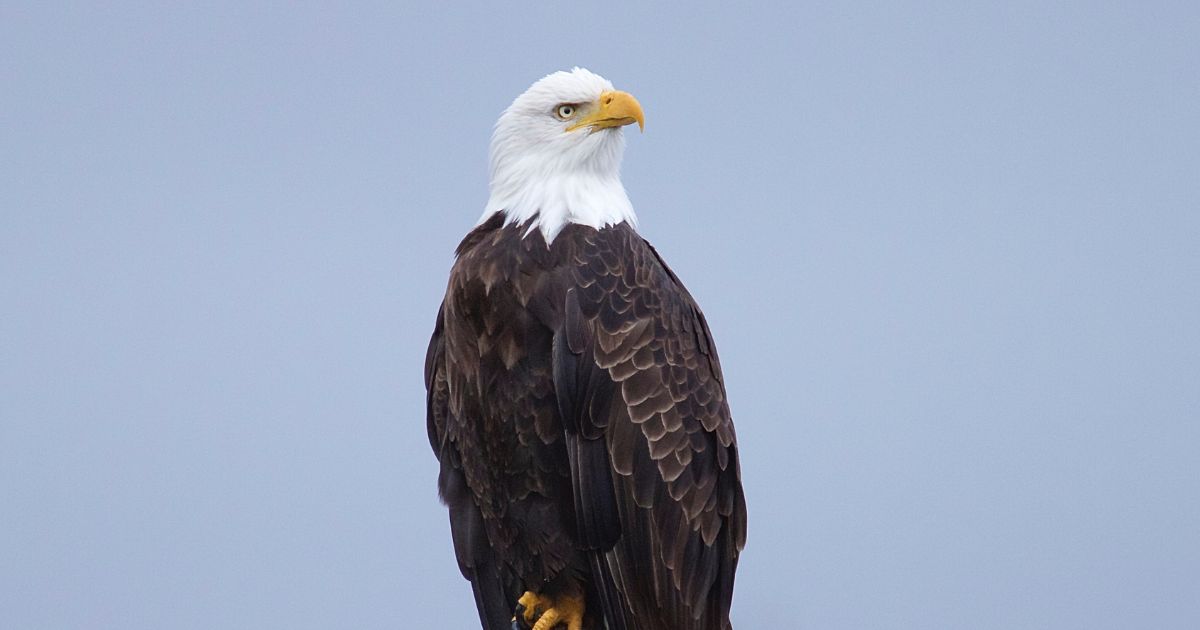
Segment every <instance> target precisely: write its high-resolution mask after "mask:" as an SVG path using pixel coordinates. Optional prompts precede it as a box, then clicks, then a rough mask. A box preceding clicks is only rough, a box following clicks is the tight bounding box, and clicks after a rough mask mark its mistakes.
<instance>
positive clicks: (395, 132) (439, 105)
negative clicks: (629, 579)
mask: <svg viewBox="0 0 1200 630" xmlns="http://www.w3.org/2000/svg"><path fill="white" fill-rule="evenodd" d="M49 4H50V3H27V4H15V3H13V2H2V3H0V300H2V306H3V308H2V309H0V626H2V627H4V628H39V629H40V628H113V629H123V630H124V629H158V628H186V629H192V628H195V629H210V628H234V629H240V628H246V629H261V628H297V629H307V628H313V629H316V628H433V627H437V628H448V629H457V628H468V627H472V624H475V623H477V622H476V617H475V612H474V609H473V603H472V600H471V595H470V590H469V587H468V584H467V583H466V582H465V581H464V580H463V579H462V578H461V576H460V575H459V574H458V570H457V568H456V566H455V563H454V559H453V554H452V550H451V545H450V538H449V531H448V525H447V517H446V514H445V511H444V508H443V507H442V506H441V505H440V504H439V503H438V501H437V497H436V492H435V479H436V472H437V466H436V463H435V460H434V457H433V455H432V453H431V452H430V450H429V445H428V442H427V440H426V435H425V418H424V390H423V385H422V365H423V358H424V353H425V347H426V343H427V341H428V335H429V333H430V331H431V329H432V326H433V320H434V315H435V313H436V311H437V307H438V302H439V300H440V299H441V294H442V292H443V290H444V287H445V278H446V274H447V272H448V270H449V267H450V264H451V255H452V251H453V249H454V247H455V245H456V244H457V243H458V241H459V239H460V238H461V236H462V235H463V234H464V233H465V232H466V231H467V230H468V229H469V228H470V226H471V225H472V224H473V223H474V221H475V220H476V218H477V217H478V215H479V213H480V212H481V210H482V207H483V204H484V202H485V200H486V195H487V192H486V151H487V143H488V136H489V133H490V130H491V126H492V124H493V123H494V121H495V119H496V117H497V115H498V114H499V112H500V111H501V110H502V109H503V108H504V107H505V106H506V105H507V104H508V103H509V102H510V101H511V100H512V99H513V98H514V97H515V96H516V95H517V94H519V93H520V92H522V91H523V90H524V89H525V88H526V87H527V86H528V85H529V84H530V83H532V82H533V81H534V80H536V79H538V78H539V77H541V76H542V75H544V74H546V73H548V72H551V71H553V70H557V69H560V68H567V67H570V66H572V65H576V64H578V65H583V66H586V67H588V68H590V69H592V70H595V71H597V72H599V73H601V74H603V75H605V76H606V77H608V78H609V79H611V80H612V81H613V82H614V83H615V84H616V85H617V86H618V87H619V88H621V89H625V90H628V91H630V92H632V93H633V94H635V95H637V97H638V98H639V99H640V100H641V102H642V104H643V105H644V106H645V110H646V117H647V126H646V132H645V134H644V135H638V134H636V133H633V134H630V139H629V140H630V141H629V147H628V151H627V154H626V160H625V167H624V180H625V183H626V187H627V188H628V190H629V192H630V197H631V198H632V199H633V202H634V206H635V208H636V209H637V210H638V212H639V214H640V216H641V221H642V232H643V234H644V235H646V236H647V237H648V238H649V239H650V240H651V241H652V242H653V243H654V244H655V245H656V246H657V247H658V249H659V250H660V252H662V254H663V255H664V256H665V257H666V259H667V260H668V261H669V262H670V263H671V265H672V266H673V267H674V269H675V271H676V272H678V274H679V275H680V276H681V277H682V278H683V280H684V281H685V282H686V284H687V285H688V287H689V288H690V289H691V291H692V293H693V294H694V295H695V296H696V298H697V299H698V300H699V301H700V303H701V304H702V305H703V307H704V310H705V312H706V314H707V316H708V320H709V322H710V324H711V326H712V329H713V332H714V334H715V336H716V339H717V342H718V345H719V348H720V351H721V357H722V360H723V363H724V366H725V372H726V374H727V377H728V378H727V380H728V388H729V395H730V398H731V400H732V405H733V411H734V417H735V420H736V422H737V425H738V432H739V438H740V440H741V449H742V458H743V462H744V464H743V466H744V468H743V476H744V480H745V486H746V494H747V496H748V502H749V510H750V532H749V546H748V547H747V550H746V552H745V555H744V556H743V560H742V564H741V567H740V571H739V573H738V582H737V591H736V597H735V601H734V614H733V618H734V620H735V622H736V624H737V625H738V626H739V627H741V628H757V627H765V628H784V629H787V628H814V629H826V628H884V629H891V628H914V629H916V628H921V629H925V628H1023V629H1026V628H1028V629H1037V628H1054V629H1061V628H1088V629H1096V628H1114V629H1116V628H1135V627H1138V628H1196V627H1200V597H1198V596H1197V594H1198V593H1200V464H1198V461H1200V115H1198V113H1197V112H1198V111H1200V109H1198V108H1200V70H1198V68H1200V8H1198V7H1200V5H1197V4H1196V3H1195V2H1175V3H1132V2H1129V3H1070V4H1075V5H1077V6H1074V7H1066V6H1062V7H1058V8H1048V7H1043V6H1040V5H1042V4H1044V3H1038V2H1001V3H995V4H993V5H992V6H984V4H983V3H945V4H941V5H935V4H925V3H918V4H908V5H902V4H896V5H894V6H891V7H890V8H879V7H872V8H866V7H852V6H849V5H847V4H845V3H823V4H822V5H820V6H806V5H795V4H791V3H788V4H780V5H777V6H773V7H769V8H768V7H765V6H764V7H762V8H759V9H749V8H746V7H744V6H741V5H740V4H739V3H731V2H723V3H719V4H711V5H708V6H703V5H695V6H693V7H691V8H686V9H685V8H682V7H676V8H668V7H653V6H649V3H645V4H642V5H640V6H621V5H619V4H614V3H611V2H600V3H596V2H584V3H530V4H524V5H521V6H500V3H497V4H496V6H485V5H481V4H470V3H454V6H450V7H439V8H437V9H432V8H417V7H407V6H397V5H395V4H393V3H379V4H377V5H359V6H357V7H354V8H351V7H342V6H339V7H337V8H328V7H321V6H317V5H315V4H291V3H288V4H279V5H266V4H256V5H255V6H247V3H242V2H236V3H226V4H223V5H219V4H217V3H201V4H203V5H204V7H203V8H195V7H193V8H182V7H176V6H171V7H170V8H164V7H161V6H158V7H156V6H151V5H150V4H147V5H146V6H133V5H122V6H112V7H103V8H99V7H96V8H79V7H76V8H61V7H60V8H54V7H50V6H48V5H49ZM97 4H98V3H97ZM967 4H969V6H965V5H967ZM1085 4H1088V5H1092V6H1090V7H1087V8H1084V6H1083V5H1085ZM1123 5H1124V6H1123Z"/></svg>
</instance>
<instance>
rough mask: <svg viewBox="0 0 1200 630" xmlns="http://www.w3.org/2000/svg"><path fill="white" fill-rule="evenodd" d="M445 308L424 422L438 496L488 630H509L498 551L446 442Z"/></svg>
mask: <svg viewBox="0 0 1200 630" xmlns="http://www.w3.org/2000/svg"><path fill="white" fill-rule="evenodd" d="M443 309H444V307H443V308H439V309H438V317H437V323H436V324H435V325H434V329H433V336H432V338H430V340H429V350H428V352H426V354H425V391H426V403H425V421H426V428H427V430H428V431H429V444H430V446H432V447H433V452H434V454H435V455H437V458H438V461H439V462H440V464H441V471H440V473H439V474H438V493H439V494H440V495H441V498H442V501H443V502H444V503H445V504H446V506H447V507H448V508H449V509H450V534H451V537H452V538H453V540H454V555H455V557H457V559H458V568H459V570H460V571H462V574H463V577H465V578H467V579H468V580H470V581H471V588H472V590H473V591H474V593H475V606H476V608H477V609H478V611H479V621H480V623H481V624H482V626H483V628H485V630H509V628H511V622H510V619H511V617H512V604H511V603H509V601H508V598H506V597H505V596H504V590H505V589H504V582H503V580H502V578H501V572H500V567H499V565H498V563H497V558H496V557H495V552H494V550H493V549H492V547H491V545H490V544H489V543H488V539H487V534H486V532H485V531H484V529H483V515H482V513H481V512H480V510H479V507H478V506H477V505H476V504H475V502H474V501H473V500H472V498H471V492H470V490H469V489H468V488H467V481H466V477H465V476H464V475H463V470H462V462H461V461H460V460H459V455H458V452H457V451H456V450H455V449H454V448H452V447H451V446H450V445H449V442H448V440H447V439H446V427H447V423H448V421H449V420H450V417H449V414H450V413H451V412H450V404H449V387H448V383H447V380H446V374H445V366H446V362H445V344H444V342H443V340H442V332H443V329H444V322H443V319H442V317H443Z"/></svg>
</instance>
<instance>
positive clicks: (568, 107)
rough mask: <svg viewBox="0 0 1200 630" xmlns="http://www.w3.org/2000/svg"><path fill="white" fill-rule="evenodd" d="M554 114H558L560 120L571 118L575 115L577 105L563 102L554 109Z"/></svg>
mask: <svg viewBox="0 0 1200 630" xmlns="http://www.w3.org/2000/svg"><path fill="white" fill-rule="evenodd" d="M554 115H555V116H558V118H559V120H569V119H570V118H571V117H572V116H574V115H575V106H574V105H572V104H570V103H563V104H562V105H559V106H558V107H557V108H556V109H555V110H554Z"/></svg>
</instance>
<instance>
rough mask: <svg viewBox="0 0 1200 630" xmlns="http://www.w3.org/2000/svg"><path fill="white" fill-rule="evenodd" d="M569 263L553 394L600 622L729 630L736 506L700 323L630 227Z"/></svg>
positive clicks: (729, 451)
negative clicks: (589, 552) (601, 611)
mask: <svg viewBox="0 0 1200 630" xmlns="http://www.w3.org/2000/svg"><path fill="white" fill-rule="evenodd" d="M573 262H574V264H573V265H571V267H570V268H571V269H572V271H571V273H572V274H573V277H572V279H571V281H570V282H569V284H570V285H571V286H572V287H573V288H571V289H570V290H568V291H567V294H566V299H565V305H564V311H563V317H562V324H561V327H560V328H559V330H557V331H556V335H555V340H554V363H555V366H554V367H555V389H556V392H557V394H558V399H559V408H560V414H561V415H562V417H563V423H564V427H565V429H566V434H567V445H568V448H569V455H570V458H571V466H572V475H573V477H574V485H575V498H576V510H577V513H578V521H579V528H580V538H581V539H582V541H583V542H584V544H585V545H587V546H589V547H590V548H591V549H594V550H595V552H594V553H595V560H594V561H593V573H598V575H594V576H593V577H594V581H595V582H596V583H597V584H598V585H599V586H598V588H600V590H601V595H602V599H604V600H605V601H604V602H603V606H604V607H605V610H606V613H607V614H606V616H607V617H608V620H609V625H610V627H620V625H621V624H622V623H625V624H626V625H631V626H632V627H636V628H653V629H656V630H657V629H664V630H665V629H670V630H683V629H697V630H699V629H704V630H720V629H724V628H727V627H729V620H728V615H729V606H730V601H731V599H732V595H733V579H734V571H735V568H736V566H737V559H738V554H739V552H740V551H741V549H742V547H743V546H744V544H745V537H746V506H745V501H744V498H743V496H742V488H741V480H740V473H739V466H738V459H737V445H736V440H735V436H734V430H733V423H732V421H731V419H730V414H729V406H728V404H727V403H726V400H725V389H724V386H723V384H722V382H721V368H720V363H719V361H718V359H717V354H716V350H715V348H714V347H713V343H712V338H711V334H710V333H709V330H708V326H707V325H706V323H705V321H704V316H703V315H702V314H701V313H700V309H699V308H698V307H697V306H696V304H695V302H694V301H693V299H692V297H691V296H690V295H689V294H688V292H687V290H686V289H684V287H683V285H682V284H681V283H680V282H679V280H678V279H677V278H676V277H675V275H674V274H673V273H671V271H670V270H669V269H668V268H667V267H666V265H665V264H664V263H663V262H662V260H661V259H660V258H659V257H658V255H657V253H656V252H655V251H654V250H653V248H651V247H650V245H649V244H648V243H646V242H645V241H644V240H642V239H641V238H640V237H639V236H638V235H637V234H636V233H635V232H634V231H633V230H632V229H629V228H628V227H627V226H618V227H616V228H612V229H606V230H601V231H598V232H593V233H591V234H589V235H587V236H584V237H582V239H581V241H580V245H579V247H578V248H577V249H576V251H575V260H574V261H573ZM605 584H609V585H613V586H615V587H616V591H617V592H616V593H612V592H609V593H607V594H606V593H604V590H605V586H604V585H605ZM623 620H624V621H623ZM629 620H633V623H629Z"/></svg>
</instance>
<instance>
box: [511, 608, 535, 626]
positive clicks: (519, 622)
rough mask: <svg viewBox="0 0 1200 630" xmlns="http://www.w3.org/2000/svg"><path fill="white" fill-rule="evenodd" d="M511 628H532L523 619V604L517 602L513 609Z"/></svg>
mask: <svg viewBox="0 0 1200 630" xmlns="http://www.w3.org/2000/svg"><path fill="white" fill-rule="evenodd" d="M512 630H533V627H532V626H530V625H529V623H528V622H526V621H525V605H524V604H517V609H516V610H514V611H513V620H512Z"/></svg>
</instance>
